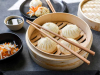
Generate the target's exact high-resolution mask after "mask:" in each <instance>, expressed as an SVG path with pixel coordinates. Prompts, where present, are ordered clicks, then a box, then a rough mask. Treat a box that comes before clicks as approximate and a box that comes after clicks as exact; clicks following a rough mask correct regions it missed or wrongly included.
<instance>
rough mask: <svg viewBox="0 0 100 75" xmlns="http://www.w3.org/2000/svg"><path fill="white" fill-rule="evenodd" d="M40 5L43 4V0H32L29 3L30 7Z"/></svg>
mask: <svg viewBox="0 0 100 75" xmlns="http://www.w3.org/2000/svg"><path fill="white" fill-rule="evenodd" d="M39 5H41V6H42V2H41V1H40V0H32V1H31V2H30V3H29V6H30V8H31V7H37V6H39Z"/></svg>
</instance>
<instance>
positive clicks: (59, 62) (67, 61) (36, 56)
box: [26, 13, 93, 70]
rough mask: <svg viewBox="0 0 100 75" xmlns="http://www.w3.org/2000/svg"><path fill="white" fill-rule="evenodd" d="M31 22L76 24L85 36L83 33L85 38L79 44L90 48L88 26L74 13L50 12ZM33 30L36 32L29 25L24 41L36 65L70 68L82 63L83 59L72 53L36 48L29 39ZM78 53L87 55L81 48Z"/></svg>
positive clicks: (90, 33) (56, 68)
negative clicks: (52, 52) (57, 53)
mask: <svg viewBox="0 0 100 75" xmlns="http://www.w3.org/2000/svg"><path fill="white" fill-rule="evenodd" d="M33 22H35V23H37V24H39V25H43V24H44V23H46V22H56V23H60V22H62V23H65V22H69V23H73V24H75V25H77V26H78V27H79V28H80V29H81V30H82V32H84V35H85V36H84V35H83V36H82V38H84V37H85V40H84V41H83V42H81V44H83V46H84V47H87V48H88V49H90V48H91V44H92V41H93V36H92V32H91V30H90V28H89V26H88V25H87V24H86V23H85V22H84V21H83V20H81V19H80V18H78V17H76V16H74V15H71V14H68V13H51V14H47V15H43V16H41V17H39V18H37V19H36V20H34V21H33ZM34 32H36V29H35V28H34V27H33V26H31V25H30V26H29V28H28V30H27V32H26V43H27V45H28V47H29V52H30V55H31V57H32V58H33V60H34V61H35V62H36V63H37V64H38V65H40V66H42V67H44V68H47V69H50V70H71V69H74V68H77V67H79V66H80V65H81V64H82V63H83V61H81V60H80V59H79V58H77V57H75V56H74V55H72V54H71V55H55V54H48V53H45V52H42V51H41V50H39V49H37V47H36V46H35V45H34V44H32V42H31V39H30V38H31V36H32V35H34V34H33V33H34ZM39 34H40V33H39ZM33 39H34V38H33ZM81 40H82V39H81ZM37 41H38V39H37ZM79 54H80V55H81V56H83V57H85V58H87V57H88V53H87V52H85V51H83V50H81V51H80V52H79Z"/></svg>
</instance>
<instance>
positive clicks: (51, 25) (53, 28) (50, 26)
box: [41, 22, 59, 37]
mask: <svg viewBox="0 0 100 75" xmlns="http://www.w3.org/2000/svg"><path fill="white" fill-rule="evenodd" d="M42 27H43V28H45V29H47V30H50V31H52V32H54V33H56V34H58V32H59V28H58V26H57V25H56V24H55V23H52V22H48V23H45V24H43V26H42ZM41 30H42V31H44V32H46V33H47V34H49V35H51V36H52V37H54V36H55V35H53V34H51V33H49V32H47V31H45V30H43V29H41ZM42 35H43V36H45V35H44V34H42Z"/></svg>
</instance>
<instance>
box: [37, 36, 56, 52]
mask: <svg viewBox="0 0 100 75" xmlns="http://www.w3.org/2000/svg"><path fill="white" fill-rule="evenodd" d="M56 47H57V45H56V43H55V42H54V41H52V40H51V39H49V38H48V37H45V38H41V39H40V40H39V41H38V48H39V49H40V50H42V51H44V52H47V53H53V52H55V51H56Z"/></svg>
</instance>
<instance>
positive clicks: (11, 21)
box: [7, 18, 22, 25]
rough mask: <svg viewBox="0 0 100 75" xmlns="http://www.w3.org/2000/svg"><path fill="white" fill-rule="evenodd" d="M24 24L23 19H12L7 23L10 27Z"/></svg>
mask: <svg viewBox="0 0 100 75" xmlns="http://www.w3.org/2000/svg"><path fill="white" fill-rule="evenodd" d="M20 23H22V19H21V18H11V19H9V20H8V21H7V24H8V25H18V24H20Z"/></svg>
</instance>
